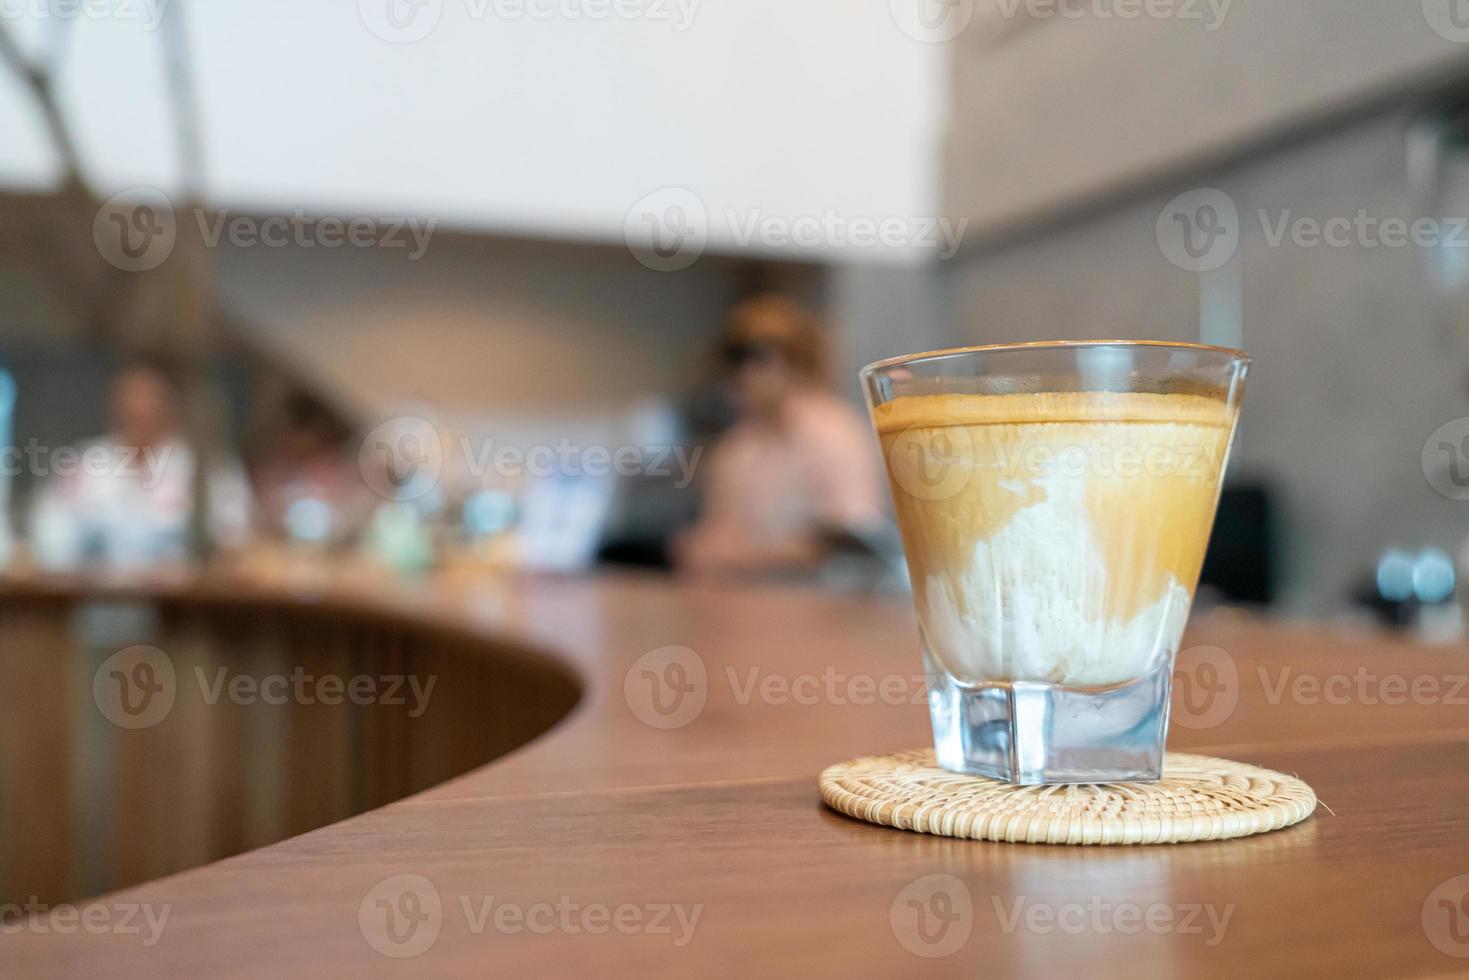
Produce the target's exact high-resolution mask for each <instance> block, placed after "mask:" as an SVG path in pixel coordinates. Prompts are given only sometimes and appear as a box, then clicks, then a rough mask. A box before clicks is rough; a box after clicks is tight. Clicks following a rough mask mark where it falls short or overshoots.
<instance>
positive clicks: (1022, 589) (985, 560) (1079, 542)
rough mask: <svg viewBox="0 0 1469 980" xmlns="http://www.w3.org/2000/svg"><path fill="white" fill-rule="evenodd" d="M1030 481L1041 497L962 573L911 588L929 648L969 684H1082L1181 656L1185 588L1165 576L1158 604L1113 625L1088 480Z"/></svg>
mask: <svg viewBox="0 0 1469 980" xmlns="http://www.w3.org/2000/svg"><path fill="white" fill-rule="evenodd" d="M1035 482H1036V483H1037V484H1039V485H1041V486H1043V487H1044V489H1045V491H1046V493H1045V499H1044V500H1040V501H1038V502H1036V503H1034V504H1031V505H1030V506H1028V507H1025V508H1022V509H1021V510H1019V511H1017V512H1016V513H1015V514H1014V515H1013V517H1012V518H1011V519H1010V520H1009V521H1008V522H1006V524H1005V526H1004V527H1003V528H1002V529H1001V530H1000V531H998V532H997V533H995V534H994V535H993V536H992V537H991V538H989V539H988V540H983V541H978V542H976V543H975V546H974V558H973V560H972V562H970V565H969V569H968V570H967V571H966V572H964V573H963V574H961V575H959V576H957V577H956V578H952V579H951V578H949V577H946V576H939V575H930V576H928V577H927V580H926V581H924V582H922V583H915V584H917V585H920V591H919V595H918V612H919V617H920V619H921V621H922V626H923V630H924V634H925V636H926V638H927V640H928V644H929V647H930V649H931V650H932V651H933V654H934V656H935V657H936V658H937V659H938V660H939V662H940V663H941V664H942V665H943V666H944V667H945V668H946V669H948V670H949V672H950V673H952V674H953V675H954V676H955V677H956V678H957V679H958V680H960V681H961V682H962V683H966V684H975V683H983V682H988V681H1039V682H1049V683H1054V684H1064V685H1077V686H1088V685H1104V684H1120V683H1124V682H1127V681H1132V680H1136V679H1138V678H1139V677H1142V676H1143V675H1144V674H1146V673H1147V672H1148V671H1149V670H1151V669H1153V668H1154V667H1155V666H1156V665H1157V663H1158V662H1159V658H1160V657H1162V656H1166V655H1170V654H1172V653H1173V652H1174V651H1175V650H1176V649H1177V647H1178V643H1179V640H1180V639H1181V637H1182V635H1183V628H1184V625H1185V623H1186V622H1187V620H1188V611H1189V604H1190V599H1191V597H1190V594H1189V590H1188V589H1186V588H1184V587H1183V586H1182V585H1181V584H1179V582H1178V581H1177V580H1176V579H1174V578H1173V577H1172V576H1169V578H1168V585H1167V588H1166V589H1165V591H1164V593H1163V595H1162V596H1160V597H1159V598H1158V600H1157V601H1156V602H1154V603H1153V604H1152V605H1151V606H1148V607H1146V608H1144V609H1143V610H1142V611H1140V612H1138V613H1137V614H1136V615H1135V616H1133V617H1132V618H1131V619H1129V620H1126V621H1122V622H1117V621H1115V620H1114V619H1113V618H1112V617H1111V616H1109V615H1108V613H1109V610H1108V609H1107V608H1106V595H1107V575H1108V569H1107V567H1106V564H1105V563H1104V562H1103V560H1102V557H1101V554H1100V552H1099V549H1098V548H1097V545H1096V541H1095V536H1094V534H1093V531H1092V525H1091V519H1090V517H1089V515H1088V513H1087V509H1086V507H1085V505H1084V502H1083V494H1084V493H1085V489H1086V479H1085V477H1071V478H1068V477H1066V476H1064V475H1053V476H1050V477H1048V478H1045V479H1043V480H1037V481H1035ZM1016 489H1017V491H1020V490H1021V488H1016Z"/></svg>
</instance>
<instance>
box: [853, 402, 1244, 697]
mask: <svg viewBox="0 0 1469 980" xmlns="http://www.w3.org/2000/svg"><path fill="white" fill-rule="evenodd" d="M1236 417H1237V413H1236V411H1235V410H1234V409H1233V408H1231V407H1230V406H1229V405H1228V404H1227V403H1226V402H1225V401H1224V400H1223V398H1222V396H1221V397H1218V398H1215V397H1209V396H1206V395H1195V394H1156V393H1139V392H1068V393H1052V392H1045V393H1030V394H1006V395H923V396H910V397H903V398H898V399H896V400H894V401H892V402H889V403H887V404H883V405H879V406H878V407H877V408H876V410H875V412H874V418H875V421H876V423H877V428H878V433H879V435H880V438H881V441H882V447H883V452H884V455H885V457H886V459H887V464H888V474H889V477H890V480H891V483H892V491H893V500H894V503H895V506H896V510H897V518H898V523H899V526H900V528H901V530H902V533H903V540H904V546H905V550H906V552H907V557H908V566H909V570H910V572H911V575H912V580H913V589H914V593H915V598H916V600H917V608H918V615H919V625H920V627H921V629H922V631H923V635H924V640H925V643H926V645H927V646H928V649H929V653H930V655H931V656H932V657H933V658H934V659H935V660H936V661H937V662H938V665H939V666H941V667H943V668H944V669H945V670H947V671H948V672H949V673H951V674H952V675H953V677H954V678H955V679H956V680H957V681H958V682H960V683H963V684H967V685H982V684H987V683H1009V682H1018V681H1033V682H1043V683H1055V684H1064V685H1078V686H1089V685H1098V686H1100V685H1111V684H1121V683H1125V682H1129V681H1133V680H1136V679H1137V678H1140V677H1142V676H1144V675H1145V674H1147V673H1148V672H1149V671H1150V670H1153V669H1155V668H1157V667H1158V665H1159V664H1161V663H1166V662H1167V658H1169V657H1171V656H1172V655H1173V654H1174V653H1175V652H1176V650H1177V647H1178V643H1179V640H1180V638H1181V636H1182V633H1183V627H1184V624H1185V621H1186V620H1187V618H1188V610H1189V606H1190V604H1191V601H1192V597H1193V592H1194V590H1195V588H1196V587H1197V584H1198V578H1199V572H1200V569H1201V567H1202V565H1203V561H1204V551H1205V548H1206V546H1207V544H1208V540H1209V531H1210V527H1211V525H1212V523H1213V519H1214V512H1215V508H1216V506H1217V504H1218V498H1219V484H1220V475H1221V474H1222V473H1223V470H1224V464H1225V460H1226V457H1227V455H1228V451H1229V444H1230V439H1231V436H1232V434H1233V431H1234V426H1235V422H1236Z"/></svg>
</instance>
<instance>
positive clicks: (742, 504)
mask: <svg viewBox="0 0 1469 980" xmlns="http://www.w3.org/2000/svg"><path fill="white" fill-rule="evenodd" d="M720 353H721V356H722V359H723V364H724V369H725V370H726V371H727V372H728V375H729V379H730V381H731V382H732V385H733V388H734V392H735V396H736V400H737V403H738V404H737V407H738V417H737V419H736V421H735V423H734V425H733V426H731V427H730V428H729V429H728V430H727V431H726V432H725V433H724V435H723V436H721V437H720V439H719V440H718V441H717V442H716V444H715V445H714V448H713V452H712V453H711V458H710V460H709V464H708V470H707V478H706V480H705V486H704V507H703V511H702V516H701V518H700V520H699V522H698V523H697V524H696V525H695V526H694V527H693V528H691V529H690V530H689V531H688V532H686V533H685V534H684V535H683V536H682V537H681V538H680V539H679V540H678V541H677V543H676V544H675V548H674V558H675V563H676V564H677V566H678V568H679V569H680V571H683V572H685V573H689V574H695V575H761V574H774V573H781V572H792V571H803V570H805V571H809V570H813V569H815V568H816V567H817V566H819V564H820V562H821V561H822V559H823V558H824V557H825V555H826V553H827V551H828V547H829V542H830V541H831V540H832V539H833V538H835V537H840V536H843V535H850V534H862V533H865V532H868V531H871V530H873V529H876V528H879V527H881V526H882V525H883V523H884V520H883V507H882V499H883V498H882V485H881V480H880V475H879V472H878V466H877V462H878V457H877V451H876V446H875V442H874V439H873V436H872V434H871V431H870V430H869V427H868V425H867V423H866V422H865V421H864V420H863V419H862V417H861V416H860V415H859V414H858V413H857V412H856V411H854V410H853V409H852V408H851V407H850V406H849V405H847V403H845V402H843V401H842V400H841V399H840V398H838V397H837V396H836V395H835V394H833V393H832V392H830V391H829V390H828V389H827V387H826V385H825V361H826V352H825V343H824V338H823V337H822V333H821V327H820V325H819V324H818V323H817V321H816V318H815V317H814V316H813V315H812V314H811V313H809V312H808V311H806V310H805V309H803V308H802V307H800V306H799V305H797V304H796V303H794V302H792V301H790V300H788V299H785V298H783V297H780V296H759V297H756V298H754V299H750V300H747V301H745V302H743V303H741V304H740V305H739V306H737V307H736V308H735V309H734V310H733V311H732V312H731V313H730V315H729V318H728V320H727V323H726V327H725V334H724V339H723V343H722V345H721V348H720Z"/></svg>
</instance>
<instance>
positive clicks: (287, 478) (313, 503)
mask: <svg viewBox="0 0 1469 980" xmlns="http://www.w3.org/2000/svg"><path fill="white" fill-rule="evenodd" d="M282 414H283V416H284V418H283V421H282V424H281V426H280V427H279V430H278V431H277V433H276V434H275V435H274V437H273V438H272V439H271V440H270V443H269V444H268V445H267V446H266V448H265V451H264V454H263V458H262V460H261V462H260V463H259V465H258V466H257V467H256V469H255V489H256V493H257V495H258V497H259V500H260V512H261V515H262V518H263V521H264V524H265V528H266V529H267V530H268V531H269V532H271V533H274V534H280V535H285V536H288V537H292V538H297V539H306V540H328V539H339V538H341V537H342V536H343V535H344V534H345V533H347V532H348V531H350V530H351V529H354V528H356V527H358V526H360V525H361V524H362V523H363V522H364V521H365V520H366V517H367V515H368V513H369V512H370V511H371V509H372V506H373V504H374V503H375V502H376V501H375V500H374V499H373V497H372V493H371V491H370V490H369V488H368V486H367V484H366V482H365V481H364V478H363V476H362V473H361V470H360V468H359V466H358V464H357V454H356V447H355V446H354V445H352V444H351V439H352V433H351V429H350V428H349V427H348V426H347V424H346V423H345V422H343V421H342V420H341V419H340V418H339V417H338V416H337V414H336V413H334V412H333V411H332V410H331V409H330V408H329V407H328V406H327V405H326V404H325V403H324V402H323V401H321V400H320V399H319V398H316V397H315V396H314V395H311V394H308V393H306V392H304V391H297V392H294V393H293V394H291V395H290V396H289V397H288V398H287V399H286V403H285V406H284V409H283V413H282Z"/></svg>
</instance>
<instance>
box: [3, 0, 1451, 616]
mask: <svg viewBox="0 0 1469 980" xmlns="http://www.w3.org/2000/svg"><path fill="white" fill-rule="evenodd" d="M1466 110H1469V3H1464V2H1462V0H1408V2H1404V3H1398V4H1384V3H1381V2H1379V0H1295V2H1292V3H1289V4H1281V3H1272V2H1269V0H1148V2H1143V0H856V2H854V0H842V2H837V0H806V2H803V3H799V4H789V3H777V2H774V0H745V2H742V3H731V2H728V0H360V2H352V0H333V2H313V3H301V2H292V3H287V2H285V0H255V2H252V3H241V2H234V3H229V2H210V3H199V2H190V0H0V365H3V368H4V371H5V376H4V379H3V384H0V407H3V408H4V410H5V417H4V423H5V424H4V429H3V431H0V444H3V445H5V446H6V447H7V452H6V455H5V457H4V462H5V466H4V479H5V486H4V491H3V494H4V496H3V500H0V503H3V505H4V508H5V513H6V515H7V517H8V527H9V533H7V534H6V535H5V541H4V547H3V549H0V550H3V553H4V555H3V557H4V558H5V560H6V562H7V563H8V566H9V568H10V572H11V574H13V575H47V574H58V573H71V572H75V571H78V570H86V571H88V572H89V573H93V574H99V575H108V576H124V577H125V576H139V575H153V574H158V573H160V572H162V571H173V570H177V569H180V568H186V567H188V566H189V565H191V564H194V563H200V562H206V563H220V562H228V563H232V564H234V565H235V566H236V567H238V568H242V569H246V570H249V571H250V572H252V573H254V574H259V575H262V576H278V577H280V576H283V577H286V578H290V577H292V576H304V577H307V578H311V577H321V576H330V575H338V574H367V572H366V571H365V570H369V569H370V570H372V574H380V575H382V576H387V577H394V578H402V579H405V580H410V581H421V580H424V579H425V578H431V577H434V576H450V577H460V578H468V579H474V578H476V577H479V576H493V575H499V574H503V573H504V571H505V570H507V569H528V570H533V571H536V572H541V573H554V574H584V573H588V572H590V571H592V570H595V569H598V568H603V567H607V566H611V565H617V566H632V567H639V568H643V569H648V570H650V571H651V572H652V573H654V574H668V575H681V576H686V577H700V576H720V577H742V578H760V579H779V580H815V581H817V582H819V583H821V584H822V585H824V586H825V587H830V588H841V589H855V590H879V591H885V590H891V591H901V590H902V589H903V588H904V582H903V572H902V568H901V562H899V561H897V560H896V556H897V550H896V545H895V543H894V538H893V534H892V532H891V529H890V527H889V525H888V520H887V513H888V510H889V505H888V502H887V497H886V490H885V489H884V488H883V487H882V485H881V483H880V479H879V476H878V474H877V470H876V467H877V452H876V447H875V441H874V440H872V439H871V437H870V435H869V434H868V432H867V429H866V427H865V426H866V423H865V422H864V421H863V420H862V418H861V415H860V413H861V411H862V407H861V400H860V399H861V395H860V390H859V388H858V384H857V378H856V372H857V370H858V369H859V368H860V367H861V366H862V365H863V364H865V363H867V362H870V361H873V360H876V359H878V358H882V357H887V356H891V355H897V354H904V353H911V352H915V351H921V350H929V349H935V348H940V347H947V346H960V345H971V344H986V343H1003V342H1013V341H1028V340H1045V339H1079V338H1100V337H1109V338H1110V337H1116V338H1129V339H1164V340H1178V341H1196V342H1197V341H1202V342H1205V343H1211V344H1221V345H1227V346H1242V347H1244V348H1246V349H1247V350H1248V351H1249V352H1250V353H1251V355H1253V357H1254V358H1255V361H1256V364H1255V370H1254V373H1253V375H1252V377H1251V382H1250V392H1249V396H1248V398H1247V400H1246V409H1245V415H1244V421H1243V426H1242V430H1241V435H1240V440H1239V444H1238V450H1237V455H1236V457H1235V462H1234V464H1233V466H1232V472H1231V483H1230V486H1229V489H1228V490H1227V492H1226V495H1225V499H1224V503H1223V506H1222V508H1221V513H1220V518H1219V520H1220V527H1219V530H1218V532H1217V533H1216V535H1215V542H1214V547H1213V551H1212V552H1211V554H1210V558H1209V563H1208V567H1207V568H1206V572H1205V578H1206V584H1207V586H1208V592H1207V593H1206V594H1208V595H1209V596H1211V597H1212V599H1213V600H1214V601H1220V602H1228V603H1232V604H1240V605H1248V606H1253V607H1258V608H1268V609H1270V610H1272V611H1275V612H1278V613H1281V614H1284V615H1311V616H1347V617H1353V616H1355V617H1363V618H1365V617H1369V616H1370V617H1374V618H1377V619H1379V620H1381V621H1383V622H1388V623H1391V624H1393V625H1395V626H1399V627H1402V628H1405V629H1412V630H1417V631H1419V632H1422V633H1424V634H1426V635H1428V636H1430V637H1433V638H1439V639H1445V638H1453V637H1455V636H1457V635H1458V631H1459V629H1460V617H1459V613H1458V603H1457V600H1456V598H1455V595H1456V580H1457V577H1458V576H1457V575H1456V568H1455V566H1456V564H1460V555H1461V552H1462V551H1463V545H1464V542H1465V540H1466V538H1469V521H1466V518H1465V515H1466V513H1469V512H1466V510H1465V508H1466V506H1469V505H1466V504H1465V503H1464V501H1465V500H1466V499H1469V418H1465V417H1464V416H1466V415H1469V333H1466V313H1469V217H1466V216H1469V112H1466ZM755 473H758V474H760V478H759V479H758V480H757V479H755V478H754V477H753V476H752V475H751V474H755ZM772 474H773V475H772ZM344 570H347V571H344Z"/></svg>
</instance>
